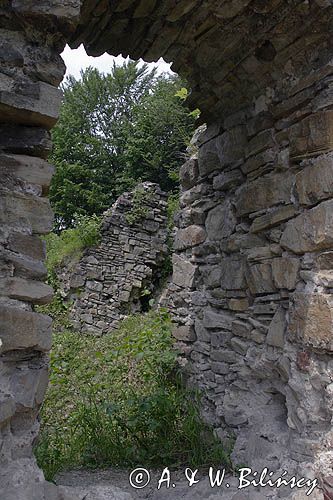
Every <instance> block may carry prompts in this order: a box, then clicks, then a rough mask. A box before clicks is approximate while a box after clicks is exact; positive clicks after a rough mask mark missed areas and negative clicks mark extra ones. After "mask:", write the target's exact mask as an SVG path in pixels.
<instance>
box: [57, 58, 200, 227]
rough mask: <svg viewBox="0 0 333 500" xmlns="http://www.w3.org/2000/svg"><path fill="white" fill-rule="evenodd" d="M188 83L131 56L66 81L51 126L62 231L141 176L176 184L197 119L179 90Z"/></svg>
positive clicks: (104, 205) (166, 186)
mask: <svg viewBox="0 0 333 500" xmlns="http://www.w3.org/2000/svg"><path fill="white" fill-rule="evenodd" d="M183 86H184V84H183V82H181V80H180V79H179V78H178V77H175V76H169V75H168V76H165V75H162V76H156V72H155V70H150V69H149V67H148V66H147V65H142V66H139V65H138V63H137V62H133V61H129V62H125V63H124V64H123V65H122V66H116V65H114V66H113V67H112V69H111V72H110V74H107V75H104V74H102V73H100V72H99V71H98V70H97V69H93V68H88V69H87V70H85V71H82V72H81V78H80V80H76V79H75V78H74V77H69V78H68V79H67V81H66V83H65V84H64V86H63V91H64V101H63V105H62V109H61V114H60V119H59V122H58V124H57V126H56V127H55V129H54V131H53V142H54V150H53V154H52V160H53V162H54V164H55V166H56V173H55V176H54V178H53V181H52V185H51V189H50V199H51V203H52V205H53V208H54V210H55V215H56V226H57V228H58V229H60V228H65V227H70V226H72V225H73V224H74V222H75V217H76V216H77V215H92V214H101V213H102V212H103V211H104V210H105V209H107V208H109V207H110V205H111V204H112V203H113V202H114V201H115V199H116V198H117V196H119V195H120V194H121V193H122V192H124V191H125V190H126V189H130V188H132V187H133V186H134V185H135V184H137V183H138V182H139V181H145V180H150V181H154V182H158V183H159V184H160V185H161V187H162V188H163V189H165V190H167V191H170V190H172V189H173V188H174V187H175V185H176V183H177V172H178V169H179V166H180V165H181V163H182V161H183V158H184V155H185V151H186V146H187V145H188V142H189V140H190V137H191V135H192V133H193V130H194V121H195V117H194V116H193V114H191V113H190V112H189V110H188V109H187V108H186V106H185V105H184V102H183V99H182V98H181V97H179V96H177V93H178V94H179V91H180V90H181V89H182V88H183Z"/></svg>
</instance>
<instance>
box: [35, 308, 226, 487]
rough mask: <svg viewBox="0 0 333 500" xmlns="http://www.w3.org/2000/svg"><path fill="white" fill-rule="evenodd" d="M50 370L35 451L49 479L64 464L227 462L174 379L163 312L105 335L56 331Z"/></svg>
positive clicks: (192, 398)
mask: <svg viewBox="0 0 333 500" xmlns="http://www.w3.org/2000/svg"><path fill="white" fill-rule="evenodd" d="M50 376H51V379H50V386H49V389H48V392H47V396H46V400H45V402H44V405H43V408H42V412H41V421H42V426H41V435H40V440H39V443H38V445H37V448H36V450H35V453H36V457H37V460H38V463H39V465H40V466H41V467H42V469H43V470H44V473H45V476H46V478H47V479H48V480H52V479H53V478H54V476H55V474H57V473H58V472H59V471H61V470H63V469H66V468H69V467H87V468H104V467H108V466H113V467H134V466H137V465H142V466H145V467H151V468H158V467H162V466H163V467H165V466H169V467H180V466H182V465H187V466H193V467H203V466H208V465H209V466H214V465H216V466H222V465H223V466H228V465H230V459H229V452H230V450H228V451H225V449H224V448H223V446H222V445H221V443H220V442H219V441H218V439H217V438H216V437H215V435H214V434H213V431H212V429H210V428H209V427H208V426H207V425H205V424H204V423H203V421H202V420H201V418H200V414H199V403H200V401H199V399H200V398H199V396H198V394H196V393H190V392H188V391H187V390H186V389H185V388H184V387H183V385H182V384H181V382H180V377H179V374H178V373H177V369H176V353H175V351H174V350H173V348H172V337H171V321H170V318H169V316H168V314H167V313H166V311H164V310H159V311H155V312H149V313H147V314H146V315H136V316H132V317H130V318H128V319H127V320H125V321H124V322H123V323H122V324H121V326H120V328H119V330H117V331H116V332H112V333H110V334H107V335H105V336H103V337H97V338H96V337H95V336H83V335H77V334H75V333H72V332H71V331H65V332H62V333H56V334H55V336H54V346H53V351H52V353H51V375H50Z"/></svg>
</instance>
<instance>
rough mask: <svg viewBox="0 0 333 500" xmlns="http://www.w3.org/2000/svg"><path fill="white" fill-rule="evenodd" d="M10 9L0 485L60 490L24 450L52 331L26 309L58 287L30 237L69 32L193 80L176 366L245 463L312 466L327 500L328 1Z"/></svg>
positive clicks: (0, 123)
mask: <svg viewBox="0 0 333 500" xmlns="http://www.w3.org/2000/svg"><path fill="white" fill-rule="evenodd" d="M0 14H1V15H0V33H1V43H0V150H1V151H0V153H1V154H0V169H1V172H2V176H1V198H0V221H1V229H0V251H1V263H0V264H1V265H0V279H1V285H0V306H1V308H0V315H1V325H2V326H1V328H2V330H1V339H2V343H1V349H2V351H1V357H0V401H1V411H0V439H1V447H0V450H1V452H0V490H1V491H0V497H1V498H6V500H7V499H10V498H20V499H26V500H32V499H34V500H35V499H36V500H38V499H41V500H42V499H51V498H52V499H53V498H57V496H58V491H57V490H56V489H55V488H54V487H53V486H50V485H47V484H46V483H44V482H42V475H41V473H40V471H38V469H37V467H36V465H35V463H34V461H33V459H32V452H31V445H32V442H33V441H34V439H35V437H36V435H37V432H38V425H37V424H36V417H37V413H38V408H39V405H40V404H41V401H42V399H43V393H44V391H45V387H46V383H47V355H46V351H47V350H48V348H49V345H50V344H49V342H50V340H49V336H50V332H49V322H48V320H47V319H46V318H45V317H43V316H41V317H40V316H37V315H36V314H35V312H34V310H33V308H34V304H37V303H43V302H45V301H46V300H48V298H49V297H50V290H49V289H47V288H46V287H44V285H42V284H41V280H42V279H43V277H44V275H45V268H44V266H43V263H42V260H43V248H42V245H41V244H40V242H39V240H38V235H40V234H44V233H46V232H48V231H49V230H50V228H51V224H52V221H51V212H50V208H49V205H48V202H47V200H46V198H45V195H46V194H47V186H48V183H49V179H50V175H51V170H52V169H51V167H50V166H49V165H48V164H47V162H46V161H45V159H46V158H47V155H48V154H49V152H50V149H51V141H50V134H49V129H50V128H51V127H52V126H53V124H54V123H55V120H56V117H57V112H58V107H59V92H58V90H57V86H58V84H59V83H60V81H61V79H62V77H63V73H64V65H63V63H62V61H61V59H60V56H59V54H60V53H61V51H62V49H63V47H64V45H65V42H66V41H69V42H70V44H71V45H72V46H73V47H75V46H78V45H79V44H80V43H81V42H83V43H84V44H85V46H86V47H87V50H88V51H89V53H90V54H92V55H99V54H101V53H103V52H106V51H107V52H109V53H113V54H119V53H122V54H123V55H130V56H131V57H132V58H139V57H143V58H144V59H145V60H147V61H150V60H156V59H158V58H159V57H161V56H163V57H164V58H165V59H166V60H169V61H174V64H173V69H174V70H175V71H179V72H180V73H181V74H183V75H184V76H186V77H187V78H188V79H189V82H190V84H191V86H192V89H193V92H192V94H191V102H192V104H193V106H194V107H200V108H201V110H202V120H203V121H207V124H208V128H207V131H206V132H205V133H204V134H203V135H201V136H200V139H199V143H198V145H199V155H198V160H196V159H192V160H190V161H189V162H187V163H186V165H185V166H184V167H183V168H182V171H181V179H182V183H183V193H182V199H181V204H182V205H181V206H182V214H181V216H180V217H179V232H178V235H177V237H176V256H175V257H174V283H173V284H172V285H171V287H170V304H171V305H170V307H171V309H172V310H173V314H174V319H175V323H177V327H176V328H175V337H176V338H177V343H178V347H180V348H182V349H183V350H184V353H186V354H184V360H183V364H186V363H187V364H186V368H185V369H186V371H187V373H188V377H189V379H190V382H191V383H193V384H195V385H197V386H199V387H201V388H202V390H203V391H204V393H205V395H206V401H207V407H206V409H205V415H206V417H207V419H209V420H210V421H211V422H212V423H213V424H214V425H215V426H216V427H217V429H218V433H219V435H220V436H221V437H223V436H224V435H225V433H226V431H227V429H228V427H232V428H233V429H234V430H235V433H236V435H237V440H236V446H235V451H234V457H235V460H236V461H237V462H238V463H247V464H250V465H252V466H253V467H257V468H259V469H262V468H263V467H265V466H270V467H271V469H272V470H276V469H277V468H278V467H280V466H281V467H282V468H283V469H288V471H290V472H291V471H296V472H298V473H299V474H300V475H307V474H308V473H309V474H312V472H311V471H312V470H313V469H314V470H315V472H314V474H316V475H320V477H321V480H322V485H323V489H324V490H326V491H327V493H326V497H327V498H330V495H332V484H333V483H332V464H333V456H332V430H331V425H332V383H333V375H332V371H333V365H332V326H331V324H332V313H331V307H332V301H331V294H332V289H333V286H332V277H331V274H330V272H331V269H332V264H333V257H332V255H333V252H332V245H333V241H332V235H331V233H332V215H331V212H332V206H331V204H332V163H331V155H332V149H333V142H332V128H333V125H332V109H331V108H332V75H333V65H332V62H331V61H332V54H333V38H332V36H331V32H332V29H331V28H332V20H333V7H332V2H331V1H329V0H309V1H306V2H304V1H302V0H288V1H285V2H283V1H279V0H268V1H265V2H264V1H260V0H252V1H250V0H228V1H227V0H226V1H215V0H202V1H197V2H193V1H192V0H184V1H181V2H175V1H174V0H167V1H163V2H155V1H148V0H115V1H113V2H108V1H97V0H82V1H80V0H68V1H66V2H62V1H60V0H43V1H40V2H37V1H34V0H29V1H23V0H3V1H2V2H1V5H0ZM81 281H82V280H81ZM91 281H92V288H91V290H92V292H93V293H94V294H96V296H98V294H99V293H100V291H101V286H102V288H103V286H104V285H103V284H101V283H99V284H97V285H96V284H95V283H94V282H95V281H96V282H98V279H96V278H94V277H93V278H92V279H91ZM79 283H80V278H79V277H78V278H77V281H76V285H75V286H78V287H79V286H81V285H80V284H79ZM73 286H74V285H73ZM23 323H25V324H26V326H25V328H23V326H21V325H23ZM319 330H320V331H319ZM309 471H310V472H309ZM289 493H290V492H289ZM318 495H319V497H320V496H321V497H323V495H322V493H321V492H318ZM296 496H297V495H296ZM295 498H296V497H295Z"/></svg>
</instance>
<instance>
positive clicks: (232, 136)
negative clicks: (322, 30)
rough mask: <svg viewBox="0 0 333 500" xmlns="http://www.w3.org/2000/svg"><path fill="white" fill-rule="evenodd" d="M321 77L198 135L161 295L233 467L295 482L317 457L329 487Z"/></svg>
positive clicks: (327, 162) (330, 311)
mask: <svg viewBox="0 0 333 500" xmlns="http://www.w3.org/2000/svg"><path fill="white" fill-rule="evenodd" d="M332 78H333V65H332V63H331V62H328V63H327V64H323V66H322V68H321V69H320V70H318V71H315V72H310V73H309V74H308V75H306V76H304V77H302V78H298V79H297V81H296V77H294V79H293V82H292V84H291V85H290V88H289V89H288V92H287V93H284V94H279V93H276V94H273V90H272V94H271V95H269V93H268V92H267V91H266V94H265V95H263V96H261V97H258V99H257V101H255V102H254V103H253V104H252V105H250V106H249V107H248V108H246V109H243V110H242V112H240V113H237V114H235V115H231V116H229V117H228V118H226V119H225V120H224V121H223V120H222V121H221V122H216V123H215V124H212V125H210V126H209V127H208V129H207V131H206V132H204V133H203V134H202V135H201V136H200V137H199V139H198V141H199V153H198V158H192V159H191V160H189V161H187V162H186V163H185V164H184V165H183V167H182V169H181V182H182V195H181V207H182V211H181V214H180V215H179V217H178V231H177V236H176V241H175V254H174V256H173V265H174V274H173V280H172V281H173V284H172V285H171V287H170V307H171V309H172V310H173V314H174V318H175V322H176V324H177V326H176V327H175V329H174V336H175V338H176V339H177V344H178V347H179V348H180V349H181V350H182V351H183V353H184V359H183V361H182V365H183V366H184V369H185V370H186V371H187V374H188V378H189V382H190V383H191V384H192V385H194V386H199V387H201V389H202V390H203V391H204V394H205V395H206V408H205V414H206V417H207V418H208V419H209V421H210V422H211V423H212V424H213V425H215V426H216V427H217V432H218V433H219V435H220V436H221V437H223V436H224V437H225V436H226V435H227V434H228V432H229V431H228V429H229V430H230V428H232V429H234V430H235V431H236V435H237V439H236V445H235V449H234V453H233V457H234V459H235V461H236V462H237V463H253V464H255V466H256V467H257V469H256V470H262V469H263V468H264V467H265V466H269V467H270V468H271V469H272V470H277V469H279V468H282V469H283V468H285V469H288V471H291V470H293V471H295V472H296V473H298V474H300V475H302V474H306V473H309V470H310V469H311V465H310V464H311V463H312V461H315V464H316V470H317V474H318V475H320V476H321V477H322V478H326V481H327V483H328V484H329V485H332V464H333V453H332V444H333V441H332V439H333V432H332V403H333V400H332V394H333V358H332V353H333V294H332V292H333V270H332V269H333V251H332V243H333V236H332V234H333V142H332V127H333V111H332V110H331V107H332V103H333V98H332V96H333V94H332ZM267 94H268V95H269V96H268V97H267ZM258 101H260V102H261V105H260V108H257V102H258ZM323 480H324V479H323ZM326 487H327V488H328V487H329V486H328V485H327V486H326Z"/></svg>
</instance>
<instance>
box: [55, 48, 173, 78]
mask: <svg viewBox="0 0 333 500" xmlns="http://www.w3.org/2000/svg"><path fill="white" fill-rule="evenodd" d="M61 55H62V58H63V60H64V61H65V64H66V66H67V72H66V76H67V75H73V76H75V78H77V79H78V78H79V77H80V71H81V69H85V68H87V67H88V66H93V67H94V68H97V69H99V70H100V71H101V72H103V73H108V72H109V71H110V68H111V66H112V64H113V61H116V62H117V63H119V64H121V63H122V62H123V61H125V59H124V58H123V57H122V56H117V57H114V56H110V55H109V54H103V55H102V56H100V57H90V56H88V55H87V54H86V51H85V50H84V47H83V45H80V47H79V48H78V49H75V50H72V49H70V48H69V47H68V45H66V47H65V50H64V51H63V53H62V54H61ZM150 66H157V70H158V73H165V72H167V73H172V71H171V69H170V64H168V63H166V62H165V61H163V59H162V58H161V59H160V60H159V61H158V62H157V63H151V64H150Z"/></svg>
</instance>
